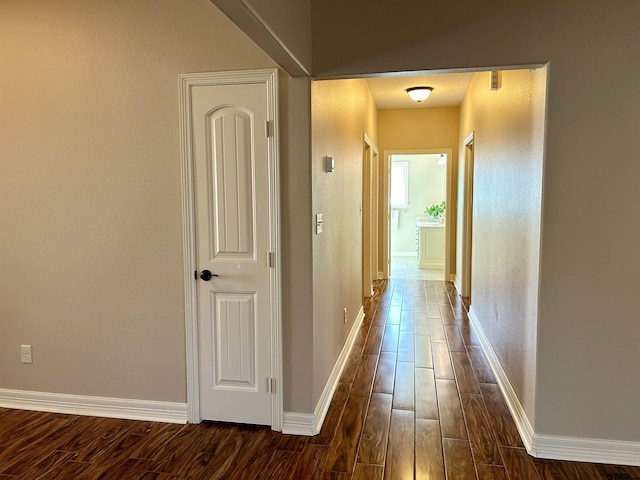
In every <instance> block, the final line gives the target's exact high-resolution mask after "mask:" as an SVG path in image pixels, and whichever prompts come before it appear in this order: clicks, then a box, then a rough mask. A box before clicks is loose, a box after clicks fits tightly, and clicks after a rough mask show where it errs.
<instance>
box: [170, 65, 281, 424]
mask: <svg viewBox="0 0 640 480" xmlns="http://www.w3.org/2000/svg"><path fill="white" fill-rule="evenodd" d="M179 81H180V90H179V92H180V104H179V105H180V158H181V162H182V241H183V249H184V260H183V261H184V299H185V302H184V318H185V341H186V369H187V418H188V422H189V423H200V422H201V421H202V419H201V417H200V396H199V393H200V384H199V360H198V359H199V357H198V290H197V285H196V280H195V279H194V274H193V272H194V271H196V270H197V260H196V259H197V257H196V253H197V245H196V212H195V176H194V175H195V168H194V158H193V140H192V134H191V131H192V124H191V101H190V99H191V89H192V88H193V87H196V86H206V85H238V84H249V83H251V84H255V83H264V84H265V86H266V90H267V115H268V117H269V118H270V119H271V120H270V121H269V122H268V126H265V128H267V129H268V139H267V141H268V147H267V148H268V162H269V230H270V232H269V251H270V252H275V255H274V256H275V258H274V259H271V261H272V266H273V267H274V268H270V269H269V277H270V278H269V281H270V297H271V311H270V321H271V378H272V382H271V385H272V387H271V392H270V393H271V395H272V397H271V429H272V430H277V431H281V430H282V411H283V385H282V383H283V381H282V380H283V378H284V377H283V375H282V287H281V276H280V272H281V247H280V245H281V243H280V178H279V172H280V166H279V163H280V159H279V142H278V140H279V134H278V70H277V69H262V70H244V71H227V72H211V73H189V74H183V75H179ZM265 261H266V260H265Z"/></svg>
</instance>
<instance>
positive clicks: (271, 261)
mask: <svg viewBox="0 0 640 480" xmlns="http://www.w3.org/2000/svg"><path fill="white" fill-rule="evenodd" d="M275 256H276V255H275V253H274V252H268V253H267V265H268V266H269V268H275V266H276V260H275Z"/></svg>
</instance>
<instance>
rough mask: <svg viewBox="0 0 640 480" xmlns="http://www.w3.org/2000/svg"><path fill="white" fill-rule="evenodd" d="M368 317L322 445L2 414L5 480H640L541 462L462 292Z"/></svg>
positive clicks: (246, 431) (379, 296) (245, 430)
mask: <svg viewBox="0 0 640 480" xmlns="http://www.w3.org/2000/svg"><path fill="white" fill-rule="evenodd" d="M365 307H366V309H365V313H366V316H365V320H364V323H363V325H362V328H361V329H360V331H359V332H358V335H357V338H356V344H355V345H354V348H353V351H352V353H351V355H350V358H349V360H348V364H347V365H346V367H345V369H344V371H343V374H342V377H341V379H340V383H339V384H338V387H337V389H336V392H335V394H334V397H333V400H332V402H331V407H330V408H329V412H328V414H327V417H326V420H325V422H324V425H323V427H322V431H321V432H320V434H319V435H317V436H315V437H301V436H293V435H282V434H280V433H277V432H272V431H271V430H269V429H267V428H264V427H255V426H243V425H228V424H215V423H203V424H201V425H172V424H162V423H153V422H136V421H127V420H117V419H105V418H93V417H80V416H74V415H57V414H50V413H39V412H30V411H22V410H8V409H0V480H31V479H46V480H74V479H77V480H98V479H107V480H109V479H113V480H138V479H140V480H180V479H184V480H198V479H203V480H204V479H231V480H235V479H248V480H249V479H267V480H268V479H277V480H287V479H292V480H299V479H304V480H306V479H310V480H315V479H325V480H332V479H333V480H384V479H387V480H388V479H393V480H396V479H398V480H408V479H420V480H423V479H424V480H440V479H442V480H445V479H448V480H452V479H462V480H473V479H478V480H489V479H498V480H519V479H536V480H565V479H567V480H573V479H580V480H582V479H587V480H588V479H601V480H602V479H605V478H627V479H635V478H640V467H624V466H616V465H599V464H590V463H578V462H560V461H553V460H540V459H535V458H532V457H530V456H529V455H527V453H526V451H525V449H524V447H523V444H522V440H521V439H520V436H519V434H518V431H517V429H516V427H515V424H514V422H513V419H512V418H511V415H510V413H509V410H508V409H507V406H506V404H505V402H504V399H503V398H502V396H501V394H500V390H499V388H498V386H497V385H496V384H495V379H494V376H493V374H492V372H491V370H490V369H489V367H488V364H487V362H486V359H485V357H484V355H483V352H482V349H481V348H480V347H479V345H478V343H477V339H476V337H475V334H474V332H473V331H472V330H471V327H470V325H469V321H468V317H467V306H466V305H465V304H464V303H463V301H462V299H460V298H459V297H458V296H457V295H456V293H455V290H454V289H453V287H452V285H451V284H449V283H445V282H443V281H436V280H422V279H416V280H412V279H405V278H396V279H392V280H390V281H388V282H387V281H384V282H380V283H379V284H378V285H376V289H375V295H374V297H372V299H370V300H369V301H368V302H367V304H366V306H365ZM616 475H617V476H616Z"/></svg>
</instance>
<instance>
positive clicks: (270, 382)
mask: <svg viewBox="0 0 640 480" xmlns="http://www.w3.org/2000/svg"><path fill="white" fill-rule="evenodd" d="M267 393H276V379H275V378H271V377H267Z"/></svg>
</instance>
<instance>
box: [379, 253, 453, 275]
mask: <svg viewBox="0 0 640 480" xmlns="http://www.w3.org/2000/svg"><path fill="white" fill-rule="evenodd" d="M391 278H404V279H407V280H444V270H422V269H420V268H418V257H417V256H413V257H407V256H397V255H392V256H391Z"/></svg>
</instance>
